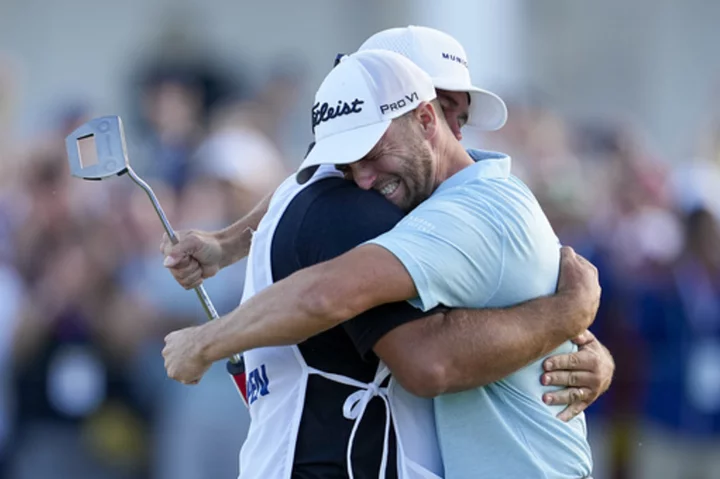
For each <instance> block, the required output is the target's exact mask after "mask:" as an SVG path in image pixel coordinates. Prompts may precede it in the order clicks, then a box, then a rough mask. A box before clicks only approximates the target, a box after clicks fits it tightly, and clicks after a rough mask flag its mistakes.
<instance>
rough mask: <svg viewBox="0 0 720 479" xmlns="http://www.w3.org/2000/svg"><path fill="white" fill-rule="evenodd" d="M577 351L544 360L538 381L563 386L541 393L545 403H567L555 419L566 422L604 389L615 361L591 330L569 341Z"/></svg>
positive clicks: (607, 384) (607, 386) (608, 381)
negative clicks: (575, 346)
mask: <svg viewBox="0 0 720 479" xmlns="http://www.w3.org/2000/svg"><path fill="white" fill-rule="evenodd" d="M573 342H574V343H575V344H577V345H578V347H579V348H578V351H577V352H575V353H570V354H559V355H557V356H552V357H550V358H548V359H546V360H545V362H544V363H543V369H544V370H545V371H546V372H545V374H543V375H542V378H541V379H540V381H541V382H542V384H544V385H546V386H563V387H564V389H560V390H558V391H555V392H551V393H547V394H545V395H544V396H543V401H544V402H545V403H546V404H567V405H568V407H567V408H565V409H564V410H563V411H562V412H561V413H560V414H559V415H558V418H560V419H562V420H563V421H569V420H570V419H572V418H574V417H575V416H577V415H578V414H580V413H581V412H582V411H584V410H585V409H586V408H587V407H588V406H589V405H590V404H592V403H593V402H595V400H596V399H597V398H598V397H599V396H600V395H601V394H603V393H604V392H605V391H607V390H608V388H609V387H610V383H611V382H612V377H613V373H614V372H615V361H613V358H612V356H611V355H610V352H609V351H608V350H607V348H605V346H603V345H602V344H600V341H598V340H597V339H596V338H595V336H594V335H593V333H591V332H590V331H585V332H584V333H583V334H581V335H580V336H578V337H577V338H575V339H574V340H573Z"/></svg>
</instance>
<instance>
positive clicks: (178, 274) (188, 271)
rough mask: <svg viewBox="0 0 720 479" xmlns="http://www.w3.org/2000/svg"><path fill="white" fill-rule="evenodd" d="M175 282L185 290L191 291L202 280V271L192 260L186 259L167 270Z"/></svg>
mask: <svg viewBox="0 0 720 479" xmlns="http://www.w3.org/2000/svg"><path fill="white" fill-rule="evenodd" d="M168 269H169V270H170V272H171V273H172V275H173V277H174V278H175V280H176V281H177V282H178V283H180V285H181V286H182V287H183V288H185V289H192V288H195V287H197V286H199V285H200V284H202V280H203V271H202V268H201V267H200V264H199V263H198V262H197V261H195V260H194V259H192V258H186V260H185V261H183V262H181V263H179V265H178V266H174V267H171V268H168Z"/></svg>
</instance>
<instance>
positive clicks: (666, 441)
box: [0, 59, 720, 479]
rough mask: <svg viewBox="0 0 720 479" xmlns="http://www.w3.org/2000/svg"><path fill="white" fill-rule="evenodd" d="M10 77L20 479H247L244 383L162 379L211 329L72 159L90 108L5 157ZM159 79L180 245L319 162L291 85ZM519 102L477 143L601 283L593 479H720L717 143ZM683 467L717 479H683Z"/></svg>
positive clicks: (143, 106)
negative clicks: (180, 344) (604, 386)
mask: <svg viewBox="0 0 720 479" xmlns="http://www.w3.org/2000/svg"><path fill="white" fill-rule="evenodd" d="M331 60H332V59H329V61H328V67H329V66H330V64H331ZM3 74H4V71H3V65H2V64H0V471H1V474H2V476H1V477H7V478H8V479H26V478H27V479H30V478H32V479H35V478H38V477H47V476H49V475H52V477H74V478H96V477H102V478H109V479H114V478H118V479H120V478H123V479H125V478H128V479H129V478H133V479H135V478H137V479H146V478H147V479H149V478H153V479H155V478H157V479H165V478H168V479H170V478H172V479H197V478H204V477H217V478H220V477H235V474H236V473H237V455H238V451H239V448H240V446H241V444H242V440H243V437H244V434H245V432H246V430H247V422H248V418H247V413H246V412H245V409H244V406H243V404H242V402H241V400H240V398H239V397H238V396H237V394H236V392H235V391H234V388H233V386H232V384H231V382H230V380H229V379H228V378H227V377H226V375H225V373H224V365H222V364H218V365H216V366H215V367H214V368H213V369H212V370H211V371H210V373H209V374H208V375H207V376H206V377H205V378H204V379H203V382H202V383H201V385H200V386H198V387H186V386H181V385H179V384H175V383H173V382H172V381H170V380H168V379H167V378H166V376H165V373H164V369H163V364H162V358H161V356H160V351H161V349H162V340H163V337H164V335H165V334H167V332H169V331H171V330H173V329H176V328H179V327H183V326H186V325H190V324H195V323H198V322H200V321H203V320H204V319H205V318H204V316H203V311H202V309H201V307H200V305H199V303H198V302H197V298H196V297H195V295H194V293H193V292H188V291H184V290H183V289H182V288H180V287H179V286H177V285H176V284H175V283H174V280H173V279H172V277H171V276H170V275H169V274H168V273H167V271H165V269H164V268H163V267H162V257H161V255H160V254H159V251H158V245H159V242H160V239H161V236H162V232H163V231H162V228H161V225H160V223H159V221H158V220H157V218H156V216H155V212H154V211H153V209H152V208H151V206H150V203H149V202H148V200H147V197H145V196H144V193H143V192H142V191H141V190H139V189H137V188H136V187H135V186H134V185H133V184H132V182H130V181H129V180H128V179H117V180H113V181H109V182H108V181H104V182H102V183H100V182H83V181H80V180H79V179H74V178H72V177H70V175H69V171H68V167H67V160H66V156H65V150H64V137H65V135H67V134H68V133H69V132H70V131H72V130H73V129H74V128H75V127H76V126H77V125H79V124H81V123H83V122H84V121H86V120H87V119H89V118H90V117H91V116H93V113H94V112H93V110H92V108H91V107H86V106H83V105H73V106H72V107H69V108H65V109H62V111H61V112H59V114H58V115H56V122H55V124H54V125H53V128H52V129H51V130H50V131H46V132H41V133H39V134H38V136H37V138H35V139H34V140H33V141H32V142H25V143H22V142H17V141H15V139H14V138H13V137H12V136H8V135H5V136H2V135H4V134H5V132H8V131H12V128H11V126H12V122H13V121H14V119H13V113H12V112H13V109H12V104H11V103H12V102H11V100H12V98H13V85H12V82H11V77H10V76H8V75H5V76H3ZM139 78H140V80H139V83H138V84H137V86H136V88H135V89H134V90H133V91H135V92H136V94H137V98H136V99H137V104H138V108H137V115H136V117H133V118H129V119H126V135H127V138H128V144H129V148H130V154H131V160H132V163H133V166H134V168H135V170H136V171H137V172H138V173H139V174H140V175H141V176H142V177H143V178H145V179H146V180H147V181H148V182H149V183H150V184H151V185H152V187H153V188H154V190H155V192H156V193H157V195H158V197H159V199H160V202H161V204H162V205H163V207H164V209H165V211H166V213H167V215H168V217H169V218H170V221H171V223H172V224H173V226H174V227H175V228H177V229H186V228H198V229H216V228H221V227H223V226H225V225H228V224H230V223H231V222H233V221H234V220H235V219H237V218H239V217H240V216H242V215H243V214H244V213H245V212H247V211H248V210H249V209H250V208H251V206H252V205H254V204H255V202H256V201H257V200H259V199H260V198H262V197H263V196H264V195H265V194H266V193H267V192H269V191H272V190H273V189H274V188H275V186H277V185H278V184H279V183H280V182H281V181H282V180H283V179H284V178H285V177H286V175H287V174H289V172H290V171H291V170H292V169H293V168H294V167H295V166H297V165H298V164H299V162H300V161H301V157H302V155H303V154H304V152H301V151H298V152H295V153H294V154H293V155H288V154H287V153H283V149H282V147H281V144H282V138H281V135H282V128H281V125H283V124H284V122H285V120H286V118H285V117H284V112H285V111H286V110H287V106H288V105H290V104H295V102H297V101H302V102H303V104H309V101H308V99H301V98H297V91H298V81H299V79H298V77H297V76H296V75H295V74H294V73H293V72H291V71H287V70H284V69H276V70H273V71H271V72H270V73H269V74H268V76H267V78H265V79H264V80H263V81H262V82H261V85H260V86H259V87H252V88H251V87H247V86H240V85H241V83H240V82H237V81H234V79H233V78H229V77H224V76H223V75H218V74H217V73H216V72H213V71H212V70H211V69H207V68H204V67H202V66H200V65H173V64H167V65H165V64H157V65H154V66H153V68H150V69H146V70H145V71H143V72H142V75H140V77H139ZM507 100H508V107H509V112H510V117H509V118H510V119H509V121H508V124H507V126H505V127H504V128H503V129H502V130H500V131H498V132H495V133H492V134H485V135H481V136H474V135H473V133H472V132H468V133H467V138H466V141H468V142H473V141H474V140H476V141H477V143H479V146H482V147H483V148H487V149H498V150H501V151H505V152H507V153H509V154H510V155H511V156H512V158H513V168H514V171H515V173H516V174H517V175H518V176H520V177H521V178H522V179H524V180H525V181H526V182H527V183H528V184H529V185H530V187H531V188H532V190H533V191H534V192H535V194H536V195H537V197H538V199H539V200H540V202H541V204H542V205H543V206H544V208H545V211H546V212H547V215H548V217H549V218H550V220H551V222H552V224H553V225H554V227H555V228H556V231H557V233H558V235H559V236H560V238H561V240H562V241H563V243H565V244H568V245H571V246H573V247H574V248H575V249H576V250H577V251H578V252H580V253H582V254H584V255H585V256H586V257H588V258H589V259H591V260H592V261H593V262H594V263H595V264H596V265H597V266H598V268H599V271H600V278H601V282H602V286H603V301H602V305H601V310H600V313H599V316H598V318H597V320H596V322H595V324H594V326H593V328H592V329H593V331H594V332H595V333H596V335H597V336H598V337H599V338H600V339H601V340H602V341H603V342H604V343H605V344H606V345H607V347H608V348H609V349H610V350H611V352H612V353H613V355H614V357H615V360H616V363H617V370H616V377H615V380H614V383H613V386H612V388H611V390H610V391H609V392H608V393H607V394H606V395H605V396H604V397H603V398H601V400H600V401H598V402H597V403H596V404H595V405H593V406H592V407H591V409H590V410H589V411H588V416H589V419H588V424H589V430H590V431H589V432H590V436H591V440H592V443H593V447H594V454H595V461H596V468H597V471H596V473H595V478H596V479H603V478H632V477H640V476H639V474H640V472H639V471H644V472H643V474H647V473H648V471H655V472H653V473H652V475H651V476H648V477H657V478H662V477H686V478H691V477H696V478H705V477H708V478H709V477H717V474H718V472H714V474H715V475H710V473H709V472H708V471H720V454H718V453H717V451H720V368H719V367H718V365H720V248H718V245H720V231H719V229H718V220H719V218H720V135H715V134H714V131H713V129H712V128H711V129H709V133H706V132H699V134H698V137H699V140H701V141H699V142H698V147H697V148H696V153H695V154H693V155H690V156H688V157H687V158H667V157H664V156H663V154H662V152H658V151H656V150H655V149H654V148H653V145H651V144H649V142H648V141H647V139H646V138H645V137H644V136H643V134H642V132H641V131H638V130H636V129H635V127H634V126H633V125H626V124H621V123H618V122H601V121H598V120H593V119H590V120H587V121H586V120H584V119H576V118H568V117H565V116H563V115H562V114H560V113H559V112H556V111H554V110H553V108H552V105H546V104H543V103H540V102H535V101H528V100H514V99H512V98H508V99H507ZM243 277H244V264H243V263H242V262H241V263H240V264H237V265H234V266H232V267H230V268H227V269H226V270H223V271H222V272H221V273H220V274H219V275H218V276H217V277H215V278H212V279H210V280H208V281H207V282H206V287H207V289H208V292H209V294H210V296H211V298H212V299H213V301H214V303H215V306H216V308H217V309H218V312H220V313H221V314H222V313H225V312H227V311H229V310H231V309H232V308H233V307H234V306H235V305H236V304H237V303H238V302H239V300H240V294H241V291H242V285H243ZM713 451H715V453H713ZM676 463H679V464H681V465H684V467H685V469H686V471H689V469H688V468H696V469H697V471H689V472H687V473H685V474H680V475H668V474H669V473H668V471H671V470H672V468H674V467H676ZM692 474H695V475H692Z"/></svg>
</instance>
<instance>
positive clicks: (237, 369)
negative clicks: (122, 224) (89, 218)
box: [65, 116, 247, 405]
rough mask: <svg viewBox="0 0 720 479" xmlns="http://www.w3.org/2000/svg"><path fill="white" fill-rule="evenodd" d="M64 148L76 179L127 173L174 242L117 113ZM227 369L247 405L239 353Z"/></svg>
mask: <svg viewBox="0 0 720 479" xmlns="http://www.w3.org/2000/svg"><path fill="white" fill-rule="evenodd" d="M65 147H66V149H67V154H68V160H69V161H70V174H71V175H72V176H75V177H76V178H82V179H83V180H105V179H112V178H113V177H115V176H122V175H124V174H125V173H127V174H128V176H130V179H131V180H133V181H134V182H135V184H136V185H138V186H139V187H140V188H142V189H143V190H144V191H145V193H147V195H148V198H150V201H151V202H152V205H153V207H154V208H155V212H156V213H157V215H158V217H159V218H160V221H161V222H162V224H163V227H164V228H165V231H166V232H167V235H168V237H169V238H170V241H171V242H172V244H177V243H178V238H177V235H176V234H175V231H173V229H172V226H170V222H169V221H168V219H167V217H166V216H165V212H164V211H163V209H162V207H161V206H160V203H159V202H158V199H157V197H156V196H155V193H154V192H153V190H152V188H150V186H149V185H148V184H147V183H145V181H143V179H142V178H140V177H139V176H138V175H137V174H136V173H135V172H134V171H133V169H132V168H131V167H130V163H129V161H128V155H127V148H126V146H125V133H124V131H123V126H122V120H121V119H120V117H119V116H103V117H100V118H95V119H92V120H90V121H88V122H87V123H85V124H83V125H81V126H80V127H78V128H77V129H76V130H75V131H73V132H72V133H71V134H70V135H68V136H67V138H66V139H65ZM195 292H196V293H197V296H198V299H200V302H201V303H202V306H203V309H205V313H206V314H207V317H208V319H209V320H213V319H216V318H217V317H218V314H217V311H216V310H215V307H214V306H213V304H212V301H210V297H209V296H208V294H207V292H206V291H205V287H204V286H203V285H202V284H201V285H200V286H198V287H197V288H195ZM227 369H228V372H229V373H230V375H231V376H232V379H233V381H234V382H235V386H236V387H237V388H238V391H239V392H240V395H241V396H242V398H243V401H245V404H246V405H247V385H246V381H245V366H244V363H243V359H242V356H241V355H239V354H235V355H234V356H232V357H231V358H230V359H229V360H228V363H227Z"/></svg>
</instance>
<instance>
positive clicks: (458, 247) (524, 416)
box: [164, 50, 592, 479]
mask: <svg viewBox="0 0 720 479" xmlns="http://www.w3.org/2000/svg"><path fill="white" fill-rule="evenodd" d="M403 69H410V70H412V71H411V72H410V73H407V72H405V74H403V75H400V74H399V73H398V71H399V70H403ZM316 98H317V99H318V101H317V103H318V114H317V115H314V117H313V120H314V123H315V125H316V126H317V129H316V144H315V147H314V149H313V150H312V151H311V152H310V154H309V155H308V156H307V157H306V160H305V161H304V163H303V165H302V166H301V171H300V173H299V176H298V178H299V179H307V178H308V175H311V174H312V169H313V168H315V167H317V166H318V165H322V164H336V165H341V166H340V167H341V168H342V170H343V171H344V172H345V173H346V175H347V176H348V177H349V178H352V179H353V180H354V181H355V182H356V183H357V184H358V185H359V186H360V187H362V188H365V189H373V190H375V191H376V192H378V193H379V194H382V195H383V196H385V198H387V199H388V200H390V201H391V202H393V203H395V204H396V205H397V206H399V207H401V208H402V209H404V210H406V211H410V210H411V212H410V214H409V215H408V216H406V217H405V218H404V219H403V220H401V221H400V223H398V225H397V226H396V227H395V228H393V229H392V230H391V231H390V232H388V233H386V234H384V235H382V236H380V237H378V238H377V239H375V240H372V241H370V242H369V243H368V244H365V245H362V246H360V247H357V248H355V249H353V250H351V251H350V252H348V253H345V254H343V255H341V256H339V257H337V258H335V259H333V260H331V261H326V262H324V263H320V264H318V265H316V266H313V267H311V268H307V269H305V270H302V271H300V272H297V273H294V274H293V275H291V276H289V277H288V278H286V279H283V280H281V281H279V282H276V283H275V284H273V285H272V286H269V287H267V288H266V289H264V290H262V291H260V292H258V293H257V294H256V295H255V296H253V297H252V298H250V299H249V300H248V301H246V302H244V303H243V304H242V305H241V306H240V307H238V308H237V309H236V310H235V311H233V312H232V313H230V314H229V315H227V316H225V317H223V318H220V319H219V320H217V321H214V322H211V323H207V324H205V325H202V326H199V327H197V328H194V329H193V330H192V331H190V332H188V331H185V332H182V331H181V332H178V333H172V334H171V335H169V336H168V338H166V342H167V346H166V350H165V351H164V354H165V355H166V360H167V361H169V363H170V365H169V367H168V374H169V375H171V377H174V378H176V379H182V380H185V381H187V382H192V381H196V380H197V379H199V377H200V376H202V373H203V368H204V367H206V366H204V364H202V363H203V362H212V361H214V360H218V359H220V358H222V357H226V356H228V355H230V354H232V353H236V352H239V351H246V350H249V349H252V348H258V347H263V346H272V345H282V344H295V343H298V342H301V341H302V340H304V339H305V338H307V337H309V336H312V335H314V334H317V333H319V332H321V331H324V330H327V329H329V328H331V327H333V326H335V325H337V324H339V323H341V322H343V321H345V320H348V319H350V318H352V317H355V316H357V315H358V314H360V313H362V312H363V311H366V310H368V309H370V308H373V307H375V306H377V305H380V304H384V303H390V302H395V301H402V300H409V299H412V301H413V304H415V305H417V306H418V307H421V308H423V309H430V308H433V307H434V306H437V305H444V306H447V307H472V308H479V307H502V306H509V305H514V304H519V303H523V302H525V301H528V300H530V299H534V298H538V297H541V296H547V295H550V294H552V293H554V292H555V290H556V286H557V282H558V274H559V261H560V256H559V248H560V244H559V241H558V239H557V237H556V236H555V234H554V232H553V230H552V228H551V226H550V224H549V222H548V220H547V218H546V217H545V215H544V213H543V212H542V209H541V208H540V206H539V205H538V203H537V201H536V200H535V198H534V196H533V195H532V193H531V192H530V191H529V190H528V188H527V187H526V186H525V185H524V184H523V183H522V182H520V180H518V179H517V178H515V177H513V176H512V175H510V158H508V157H507V156H506V155H503V154H499V153H487V152H480V151H470V152H469V153H468V152H466V151H465V150H464V149H463V147H462V145H461V144H460V143H459V142H458V141H457V138H456V137H455V136H454V135H453V133H452V131H451V129H450V127H449V126H448V125H447V123H446V122H445V120H444V119H443V115H442V113H441V108H440V105H439V104H438V102H437V100H436V99H434V98H435V94H434V92H433V91H432V81H431V80H430V78H429V77H428V76H427V74H425V73H424V72H422V71H421V70H419V69H418V68H417V67H416V66H415V65H414V64H412V63H411V62H409V61H408V60H407V59H405V58H404V57H402V56H400V55H397V54H395V53H392V52H379V51H373V50H370V51H365V52H359V53H356V54H353V55H350V56H349V57H347V59H346V60H344V61H343V62H341V63H340V65H338V66H337V67H336V68H335V69H334V70H333V71H332V72H331V73H330V74H329V75H328V77H327V78H326V79H325V81H324V82H323V84H322V86H321V87H320V90H319V91H318V94H317V97H316ZM320 105H322V106H323V107H322V108H320V107H319V106H320ZM331 105H332V106H331ZM348 220H351V219H350V218H349V219H348ZM413 298H414V299H413ZM588 326H589V323H587V324H584V325H583V328H582V329H585V328H587V327H588ZM438 327H439V328H443V325H438ZM580 332H581V330H580V331H575V332H574V334H568V335H567V336H566V337H565V338H564V339H565V341H564V342H563V340H559V341H557V343H554V344H553V345H552V346H551V347H549V348H547V349H546V353H545V355H546V356H547V354H549V353H553V354H557V353H567V352H571V351H574V350H575V346H574V345H573V344H572V343H571V342H570V341H569V339H570V338H572V337H574V335H576V334H579V333H580ZM437 334H438V341H445V342H446V344H447V343H448V342H449V343H453V338H452V337H448V336H443V335H442V334H441V333H440V331H439V330H438V333H437ZM187 341H190V343H191V344H192V347H191V348H190V343H186V342H187ZM460 343H462V342H460V341H458V344H460ZM462 344H464V347H467V343H462ZM473 346H474V345H473ZM484 346H485V345H484V344H482V341H481V340H480V339H478V344H477V346H476V347H477V348H482V347H484ZM189 348H190V349H192V350H194V351H197V354H196V353H191V354H190V356H193V357H192V358H191V360H190V361H186V360H179V359H177V358H178V357H179V356H186V355H187V354H188V353H186V351H187V350H188V349H189ZM473 349H474V347H473ZM553 349H554V351H553ZM175 351H178V352H179V355H177V354H176V353H175ZM428 353H429V352H428ZM459 353H461V352H456V351H453V350H449V353H448V354H450V355H458V356H461V354H459ZM198 357H199V358H201V360H200V361H199V363H200V364H199V365H198V363H197V362H196V359H197V358H198ZM391 359H392V357H391V352H390V353H389V355H388V359H386V360H385V361H386V362H388V360H391ZM438 359H439V361H440V362H438V363H433V364H428V365H427V367H428V368H431V369H432V370H433V371H435V373H434V374H433V375H432V376H433V377H434V378H436V385H434V387H433V391H437V393H436V394H438V397H437V398H436V399H435V418H436V424H437V432H438V436H439V438H440V445H441V450H442V456H443V462H444V466H445V477H447V478H450V479H454V478H469V477H481V478H518V479H527V478H562V479H565V478H567V479H579V478H584V477H588V476H589V474H590V473H591V469H592V460H591V457H590V450H589V447H588V444H587V441H586V438H585V418H584V416H583V415H582V414H580V415H577V416H576V417H574V418H573V419H571V420H570V421H568V422H563V421H561V420H559V419H558V418H557V417H556V415H557V413H558V412H559V410H558V408H556V407H552V406H548V405H546V404H544V403H543V402H542V400H541V397H542V394H543V393H544V392H547V391H549V388H548V387H546V386H541V385H540V384H539V383H538V381H537V377H538V376H539V375H540V374H541V371H542V369H541V360H537V361H536V362H534V363H532V364H530V365H528V366H526V367H525V368H524V369H522V370H520V371H518V372H515V373H513V374H511V375H509V376H507V377H505V378H504V379H503V380H500V381H497V382H494V383H491V384H484V383H482V381H478V380H477V378H473V375H472V374H470V372H469V371H468V369H467V364H456V363H454V362H453V360H452V359H453V358H450V359H449V360H443V358H438ZM388 364H390V363H388ZM391 369H392V366H391ZM394 374H397V373H396V372H394ZM479 386H481V387H479Z"/></svg>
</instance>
